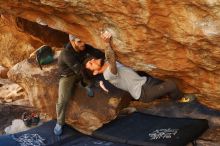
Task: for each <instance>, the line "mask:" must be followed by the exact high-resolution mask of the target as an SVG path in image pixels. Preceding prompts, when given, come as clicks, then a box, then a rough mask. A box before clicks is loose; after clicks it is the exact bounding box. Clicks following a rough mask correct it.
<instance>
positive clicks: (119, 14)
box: [0, 0, 220, 110]
mask: <svg viewBox="0 0 220 146" xmlns="http://www.w3.org/2000/svg"><path fill="white" fill-rule="evenodd" d="M219 11H220V1H218V0H183V1H177V0H164V1H161V0H129V1H126V0H121V1H117V0H112V1H106V0H105V1H99V2H97V1H91V0H74V1H70V0H66V1H60V0H40V1H39V0H38V1H27V0H26V1H20V0H13V1H0V12H1V18H2V19H3V18H4V19H3V20H5V21H3V23H2V25H1V24H0V27H1V28H3V29H0V31H1V35H0V37H1V38H2V39H1V38H0V39H1V40H3V41H0V43H1V44H0V47H1V48H0V49H1V52H0V57H1V58H4V59H2V60H1V62H3V63H4V64H3V65H5V66H7V67H8V66H10V65H11V64H14V63H15V62H16V61H18V60H19V61H21V59H22V58H23V57H25V52H27V53H28V52H29V50H33V48H32V47H30V45H32V44H37V43H36V41H38V42H41V43H46V42H50V43H51V44H53V45H54V46H55V45H57V43H56V42H57V41H59V40H60V42H62V43H60V42H59V44H63V43H64V42H65V41H66V38H67V36H68V35H67V33H72V34H75V35H76V36H78V37H80V38H81V39H82V40H84V41H85V42H88V43H89V44H92V45H93V46H95V47H97V48H103V47H104V44H103V43H102V41H101V40H100V31H101V30H109V31H110V32H111V33H112V34H113V43H114V45H115V46H116V47H115V51H116V54H117V56H118V59H119V61H120V62H122V63H124V64H125V65H128V66H130V67H132V68H134V69H137V70H143V71H146V72H149V73H150V74H151V75H154V76H157V77H161V78H167V77H169V78H170V77H172V78H175V79H176V80H177V81H178V83H179V85H180V87H181V89H182V90H184V91H185V92H190V93H195V94H197V95H198V96H199V97H200V98H198V100H199V102H200V103H202V104H204V105H206V106H209V107H211V108H214V109H216V110H220V106H219V105H220V100H219V97H220V79H219V74H220V72H219V69H220V65H219V59H220V47H219V46H220V41H219V38H220V37H219V36H220V29H219V28H220V21H219V20H220V19H219V18H220V14H219ZM10 16H13V18H14V19H12V20H11V19H10ZM2 19H1V20H2ZM8 19H9V20H11V21H12V22H14V23H5V22H8V21H7V20H8ZM11 21H9V22H11ZM33 23H34V24H35V25H34V24H33ZM7 25H8V26H7ZM37 25H38V26H37ZM6 26H7V27H6ZM11 28H15V29H12V30H11ZM16 29H17V30H19V31H18V32H19V33H18V32H17V31H16ZM52 29H54V30H59V31H61V32H64V34H63V33H60V32H57V33H54V32H55V31H52ZM2 32H3V33H2ZM11 32H13V33H11ZM51 32H52V33H51ZM65 33H66V34H65ZM14 34H16V35H14ZM56 34H57V35H56ZM11 35H13V38H12V39H11ZM16 36H17V37H16ZM33 38H35V41H34V42H33ZM59 38H60V39H59ZM17 39H18V40H17ZM21 40H22V41H21ZM31 40H32V41H31ZM26 42H27V43H26ZM19 46H21V47H20V48H19ZM34 48H35V47H34ZM20 50H21V51H20ZM19 61H18V62H19Z"/></svg>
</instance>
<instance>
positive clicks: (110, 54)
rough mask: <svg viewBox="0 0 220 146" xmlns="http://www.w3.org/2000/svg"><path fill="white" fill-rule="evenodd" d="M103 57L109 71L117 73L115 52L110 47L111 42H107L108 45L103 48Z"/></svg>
mask: <svg viewBox="0 0 220 146" xmlns="http://www.w3.org/2000/svg"><path fill="white" fill-rule="evenodd" d="M105 57H106V59H107V61H108V63H109V67H110V71H111V73H113V74H117V67H116V57H115V52H114V51H113V49H112V44H111V42H110V43H109V45H108V46H107V48H106V50H105Z"/></svg>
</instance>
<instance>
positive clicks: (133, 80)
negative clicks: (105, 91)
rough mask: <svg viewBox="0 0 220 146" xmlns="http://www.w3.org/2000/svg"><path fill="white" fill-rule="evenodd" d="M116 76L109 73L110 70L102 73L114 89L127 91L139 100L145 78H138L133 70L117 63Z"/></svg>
mask: <svg viewBox="0 0 220 146" xmlns="http://www.w3.org/2000/svg"><path fill="white" fill-rule="evenodd" d="M116 66H117V74H116V75H114V74H113V73H111V71H110V68H109V67H107V69H106V70H105V71H104V73H103V76H104V78H105V79H106V80H108V81H109V82H110V83H111V84H113V85H114V86H115V87H117V88H120V89H122V90H125V91H128V92H129V93H130V94H131V96H132V97H133V98H134V99H139V98H140V95H141V88H142V85H143V84H144V83H145V82H146V80H147V78H146V77H141V76H139V75H138V74H137V73H136V72H135V71H134V70H132V69H131V68H128V67H126V66H124V65H122V64H120V63H119V62H116Z"/></svg>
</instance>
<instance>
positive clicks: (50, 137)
mask: <svg viewBox="0 0 220 146" xmlns="http://www.w3.org/2000/svg"><path fill="white" fill-rule="evenodd" d="M55 124H56V121H49V122H46V123H44V124H42V125H41V126H39V127H36V128H33V129H30V130H27V131H24V132H19V133H16V134H10V135H3V136H0V146H100V145H104V144H107V145H108V146H128V145H126V144H120V143H119V144H117V143H113V142H107V141H103V140H98V139H95V138H92V137H89V136H87V135H84V134H81V133H79V132H77V131H76V130H74V129H73V128H71V127H69V126H64V129H63V130H64V131H63V134H62V135H61V136H56V135H54V133H53V128H54V126H55Z"/></svg>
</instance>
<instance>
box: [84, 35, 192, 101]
mask: <svg viewBox="0 0 220 146" xmlns="http://www.w3.org/2000/svg"><path fill="white" fill-rule="evenodd" d="M101 38H102V39H103V40H104V41H105V42H106V43H107V46H106V48H107V49H106V50H105V57H106V59H107V61H106V62H104V61H103V60H102V59H97V58H94V57H92V58H88V59H86V60H85V61H84V63H83V65H84V71H83V72H84V74H85V76H88V78H91V77H92V76H95V75H98V74H101V73H103V76H104V78H105V79H106V80H108V81H109V82H110V83H111V84H113V85H114V86H115V87H117V88H120V89H122V90H125V91H127V92H129V93H130V94H131V96H132V97H133V98H134V99H136V100H140V101H142V102H149V101H152V100H154V99H156V98H160V97H161V96H165V95H168V96H170V97H171V98H172V99H176V100H180V99H181V101H183V102H189V101H191V100H192V99H194V98H193V97H192V96H191V95H190V96H188V95H187V94H186V96H185V94H183V92H181V91H180V90H179V88H178V87H177V85H176V84H175V83H174V82H173V81H171V80H165V81H161V80H159V79H156V78H153V77H142V76H139V75H138V74H137V73H136V72H135V71H134V70H132V69H131V68H129V67H126V66H124V65H122V64H120V63H119V62H117V61H116V57H115V54H114V51H113V49H112V47H113V44H112V41H111V34H110V33H109V32H105V33H103V34H102V36H101ZM101 87H102V88H103V89H104V90H105V91H107V92H108V90H107V89H105V87H103V86H101Z"/></svg>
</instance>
